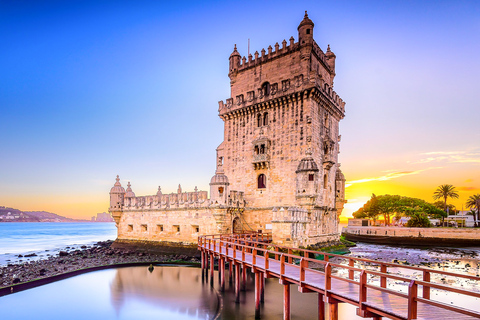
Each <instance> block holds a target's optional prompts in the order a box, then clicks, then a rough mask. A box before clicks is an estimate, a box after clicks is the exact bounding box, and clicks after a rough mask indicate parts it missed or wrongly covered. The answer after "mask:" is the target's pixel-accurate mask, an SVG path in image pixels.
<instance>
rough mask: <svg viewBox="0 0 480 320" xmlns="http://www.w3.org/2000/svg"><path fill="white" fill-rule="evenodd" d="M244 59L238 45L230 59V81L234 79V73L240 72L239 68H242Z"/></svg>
mask: <svg viewBox="0 0 480 320" xmlns="http://www.w3.org/2000/svg"><path fill="white" fill-rule="evenodd" d="M241 58H242V57H241V56H240V53H238V51H237V45H235V47H234V48H233V52H232V54H231V55H230V58H228V61H229V67H228V76H229V77H230V79H231V78H232V73H234V72H236V71H238V67H239V66H240V59H241Z"/></svg>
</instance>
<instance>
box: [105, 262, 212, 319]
mask: <svg viewBox="0 0 480 320" xmlns="http://www.w3.org/2000/svg"><path fill="white" fill-rule="evenodd" d="M110 293H111V303H112V306H113V308H114V309H115V310H116V313H117V314H121V311H122V308H123V307H125V305H126V302H127V301H128V300H141V301H142V302H143V303H147V304H149V305H151V306H155V307H156V308H161V309H164V310H168V311H171V312H175V313H176V314H182V315H188V316H189V317H191V318H192V319H211V318H212V317H214V316H215V314H216V312H217V310H218V295H217V292H216V291H215V290H214V289H213V288H211V287H209V286H207V285H202V275H201V271H200V270H199V269H198V268H188V267H168V266H162V267H160V266H156V267H155V268H154V270H153V271H152V272H150V271H149V270H148V268H147V267H143V268H121V269H117V270H116V273H115V277H114V278H113V280H112V282H111V284H110Z"/></svg>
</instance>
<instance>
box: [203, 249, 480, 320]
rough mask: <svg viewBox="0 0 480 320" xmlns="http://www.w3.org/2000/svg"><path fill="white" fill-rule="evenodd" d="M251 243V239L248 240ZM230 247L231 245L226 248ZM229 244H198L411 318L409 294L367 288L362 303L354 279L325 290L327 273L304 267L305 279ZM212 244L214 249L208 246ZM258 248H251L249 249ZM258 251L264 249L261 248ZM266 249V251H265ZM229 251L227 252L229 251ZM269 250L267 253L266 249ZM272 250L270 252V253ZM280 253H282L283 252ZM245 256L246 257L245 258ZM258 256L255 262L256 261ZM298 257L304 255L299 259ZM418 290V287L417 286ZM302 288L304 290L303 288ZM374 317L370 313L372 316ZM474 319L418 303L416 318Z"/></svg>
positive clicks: (292, 266) (333, 280) (262, 269)
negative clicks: (403, 294)
mask: <svg viewBox="0 0 480 320" xmlns="http://www.w3.org/2000/svg"><path fill="white" fill-rule="evenodd" d="M246 242H248V241H246ZM227 246H228V248H227ZM227 246H225V245H222V246H220V244H219V243H215V242H214V244H213V245H210V246H209V245H207V244H206V243H205V244H203V245H199V247H200V248H201V249H203V250H205V251H206V252H209V253H214V255H216V256H218V257H222V258H226V259H228V260H231V261H235V262H236V263H240V264H242V265H243V267H251V268H254V269H256V270H259V271H260V272H263V273H266V274H267V275H268V276H270V277H277V278H281V279H283V280H284V281H287V282H290V283H294V284H297V285H299V286H300V287H302V288H303V287H305V288H308V290H312V291H315V292H319V293H321V294H325V295H326V296H327V297H329V298H332V299H335V300H338V301H340V302H346V303H350V304H353V305H356V306H359V307H360V308H361V309H363V310H365V311H369V312H370V313H374V314H377V315H380V316H384V317H386V318H390V319H408V310H409V305H408V299H407V297H406V296H398V295H395V294H393V293H389V292H384V291H380V290H376V289H374V288H370V287H369V288H368V294H367V295H366V301H364V302H362V303H360V302H359V297H360V294H359V291H360V283H359V282H358V281H355V283H352V281H350V282H347V281H348V280H347V279H346V281H343V280H341V279H336V278H330V281H331V287H330V290H327V291H326V292H325V285H326V276H325V272H321V271H318V270H313V269H310V268H308V267H307V268H304V274H305V276H304V281H301V280H300V277H301V275H300V273H301V267H300V266H298V265H295V264H291V263H287V262H285V263H284V268H285V269H284V272H283V273H282V272H281V262H280V261H279V260H276V259H274V258H269V259H268V267H267V268H265V262H266V261H265V257H264V256H263V255H259V254H255V256H254V254H253V253H252V252H245V251H246V250H245V248H244V247H245V246H243V245H240V244H235V245H234V246H235V248H237V249H233V248H232V247H231V244H230V245H228V244H227ZM209 247H210V248H211V249H209ZM239 247H243V251H242V250H239V249H238V248H239ZM250 250H252V251H253V250H256V249H252V248H251V247H250V249H249V250H247V251H250ZM259 251H262V250H261V249H259ZM263 251H265V250H263ZM227 252H228V253H227ZM267 253H268V252H267ZM271 253H272V252H270V254H271ZM278 255H281V254H280V253H279V254H278ZM242 257H244V259H242ZM254 259H255V263H253V260H254ZM296 259H297V260H299V259H301V257H298V258H296ZM417 290H418V289H417ZM300 291H301V290H300ZM370 317H371V315H370ZM450 318H455V319H456V320H461V319H475V318H479V317H476V316H469V315H464V314H461V313H458V312H455V311H452V310H448V309H444V308H442V307H438V306H433V305H429V304H426V303H423V302H421V301H419V302H418V303H417V318H416V319H450Z"/></svg>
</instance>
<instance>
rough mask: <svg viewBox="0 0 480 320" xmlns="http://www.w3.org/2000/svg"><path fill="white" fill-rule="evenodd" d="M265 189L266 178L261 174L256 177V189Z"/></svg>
mask: <svg viewBox="0 0 480 320" xmlns="http://www.w3.org/2000/svg"><path fill="white" fill-rule="evenodd" d="M266 187H267V177H266V176H265V175H264V174H263V173H262V174H260V175H259V176H258V189H265V188H266Z"/></svg>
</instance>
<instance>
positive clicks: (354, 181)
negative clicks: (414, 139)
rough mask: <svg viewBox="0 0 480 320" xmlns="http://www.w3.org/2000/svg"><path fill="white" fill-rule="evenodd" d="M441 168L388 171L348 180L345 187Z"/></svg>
mask: <svg viewBox="0 0 480 320" xmlns="http://www.w3.org/2000/svg"><path fill="white" fill-rule="evenodd" d="M441 168H442V167H430V168H427V169H420V170H415V171H397V172H392V173H388V174H386V175H383V176H380V177H374V178H365V179H360V180H353V181H347V182H346V184H345V187H350V186H351V185H352V184H356V183H365V182H370V181H387V180H391V179H397V178H401V177H404V176H411V175H414V174H419V173H422V172H424V171H427V170H433V169H441Z"/></svg>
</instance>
